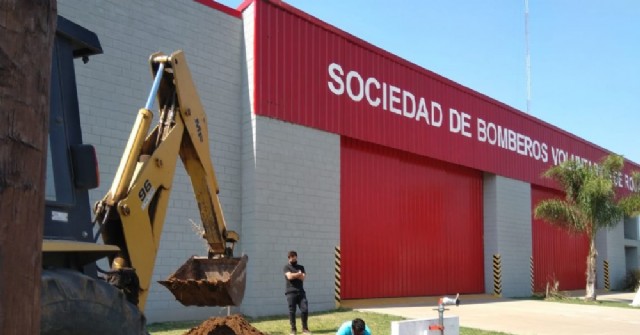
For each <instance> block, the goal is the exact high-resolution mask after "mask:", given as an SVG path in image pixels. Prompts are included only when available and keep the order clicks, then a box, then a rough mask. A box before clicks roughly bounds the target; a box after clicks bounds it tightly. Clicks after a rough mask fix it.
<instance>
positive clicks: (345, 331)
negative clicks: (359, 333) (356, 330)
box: [336, 321, 371, 335]
mask: <svg viewBox="0 0 640 335" xmlns="http://www.w3.org/2000/svg"><path fill="white" fill-rule="evenodd" d="M336 335H353V331H352V330H351V321H345V322H344V323H343V324H342V326H340V328H338V331H337V332H336ZM364 335H371V329H369V326H367V325H366V324H365V325H364Z"/></svg>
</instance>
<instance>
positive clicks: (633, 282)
mask: <svg viewBox="0 0 640 335" xmlns="http://www.w3.org/2000/svg"><path fill="white" fill-rule="evenodd" d="M639 286H640V269H635V270H629V271H627V275H626V277H625V278H624V287H623V290H625V291H631V292H635V291H637V290H638V287H639Z"/></svg>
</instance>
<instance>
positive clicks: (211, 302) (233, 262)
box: [159, 255, 249, 306]
mask: <svg viewBox="0 0 640 335" xmlns="http://www.w3.org/2000/svg"><path fill="white" fill-rule="evenodd" d="M248 260H249V257H247V256H246V255H244V256H242V257H239V258H218V259H208V258H199V257H191V258H189V259H188V260H187V262H185V263H184V264H183V265H182V266H181V267H180V268H178V270H176V272H174V273H173V274H171V275H170V276H169V277H168V278H167V279H166V280H162V281H159V283H160V284H162V285H163V286H164V287H166V288H167V289H169V291H171V293H172V294H173V296H174V297H175V298H176V300H178V301H179V302H180V303H181V304H183V305H185V306H237V305H240V304H241V303H242V299H243V298H244V290H245V286H246V272H247V271H246V268H247V261H248Z"/></svg>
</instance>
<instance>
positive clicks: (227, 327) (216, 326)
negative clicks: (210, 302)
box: [184, 314, 264, 335]
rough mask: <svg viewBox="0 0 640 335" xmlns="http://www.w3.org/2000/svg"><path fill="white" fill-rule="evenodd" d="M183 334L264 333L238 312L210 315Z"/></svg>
mask: <svg viewBox="0 0 640 335" xmlns="http://www.w3.org/2000/svg"><path fill="white" fill-rule="evenodd" d="M184 335H264V333H262V332H261V331H259V330H258V329H256V328H255V327H253V326H252V325H251V324H249V322H248V321H247V320H246V319H245V318H243V317H242V316H241V315H239V314H234V315H231V316H226V317H212V318H209V319H207V320H205V321H204V322H203V323H201V324H200V325H199V326H198V327H195V328H191V330H189V331H188V332H186V333H184Z"/></svg>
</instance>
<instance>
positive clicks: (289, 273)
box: [283, 250, 311, 335]
mask: <svg viewBox="0 0 640 335" xmlns="http://www.w3.org/2000/svg"><path fill="white" fill-rule="evenodd" d="M288 258H289V262H288V263H287V265H285V266H284V270H283V271H284V277H285V282H286V290H285V293H284V294H285V295H286V296H287V303H288V304H289V323H290V324H291V335H296V331H297V328H296V306H298V307H300V319H301V320H302V333H303V334H305V335H310V334H311V332H310V331H309V327H308V325H307V319H308V318H309V309H308V303H307V296H306V294H305V292H304V286H303V282H304V278H305V276H306V273H305V271H304V266H302V265H300V264H298V253H297V252H295V251H294V250H291V251H289V254H288Z"/></svg>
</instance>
